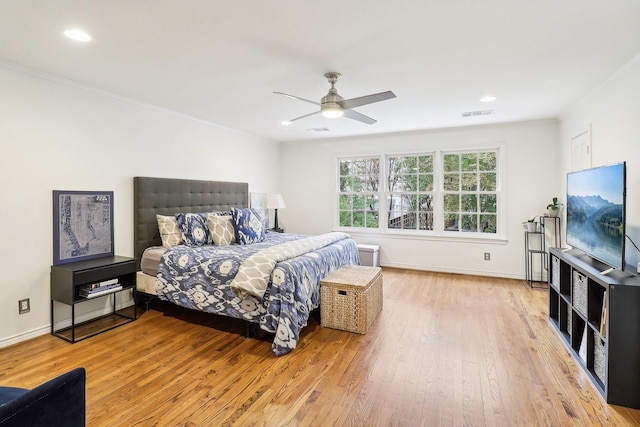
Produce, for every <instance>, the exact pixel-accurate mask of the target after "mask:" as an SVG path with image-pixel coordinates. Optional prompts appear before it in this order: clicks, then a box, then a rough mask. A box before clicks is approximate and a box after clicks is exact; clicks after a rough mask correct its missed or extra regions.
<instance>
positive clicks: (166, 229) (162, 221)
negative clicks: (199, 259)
mask: <svg viewBox="0 0 640 427" xmlns="http://www.w3.org/2000/svg"><path fill="white" fill-rule="evenodd" d="M156 221H158V230H160V237H161V238H162V246H164V247H165V248H170V247H172V246H178V245H181V244H182V232H181V231H180V229H179V228H178V220H176V217H175V216H165V215H157V214H156Z"/></svg>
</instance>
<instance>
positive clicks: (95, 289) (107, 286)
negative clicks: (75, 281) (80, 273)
mask: <svg viewBox="0 0 640 427" xmlns="http://www.w3.org/2000/svg"><path fill="white" fill-rule="evenodd" d="M79 288H80V289H79V291H78V294H79V295H80V296H81V297H83V298H95V297H99V296H100V295H105V294H110V293H112V292H115V291H119V290H120V289H122V286H121V285H120V284H118V279H111V280H105V281H104V282H99V283H91V284H87V285H80V286H79Z"/></svg>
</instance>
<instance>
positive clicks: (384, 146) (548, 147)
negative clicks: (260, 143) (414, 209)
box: [279, 120, 561, 278]
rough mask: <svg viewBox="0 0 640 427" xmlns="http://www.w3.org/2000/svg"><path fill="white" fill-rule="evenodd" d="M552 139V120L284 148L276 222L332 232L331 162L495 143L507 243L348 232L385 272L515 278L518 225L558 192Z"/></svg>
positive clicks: (519, 259)
mask: <svg viewBox="0 0 640 427" xmlns="http://www.w3.org/2000/svg"><path fill="white" fill-rule="evenodd" d="M558 140H559V133H558V124H557V122H556V121H555V120H540V121H530V122H520V123H513V124H505V125H497V126H474V127H466V128H456V129H445V130H436V131H429V132H417V133H406V134H395V135H382V136H367V137H360V138H346V139H336V140H319V141H306V142H304V141H298V142H291V143H283V144H281V160H280V164H281V166H282V168H281V172H280V182H281V188H282V189H281V191H282V193H283V196H284V197H285V201H286V203H287V208H286V209H284V210H282V211H281V212H280V213H279V217H280V219H281V223H282V226H284V227H286V229H287V231H289V232H294V233H309V234H317V233H323V232H327V231H330V230H332V229H333V225H334V224H333V218H334V209H335V195H336V185H335V182H336V178H335V174H336V158H337V157H339V156H351V155H368V154H373V155H375V154H381V153H411V152H420V151H429V150H433V149H474V148H481V147H482V148H486V147H495V146H496V145H501V146H502V147H504V155H506V159H505V160H506V161H505V162H504V164H505V166H506V174H505V182H504V192H503V200H504V202H505V203H506V206H505V210H504V212H505V215H506V222H505V225H506V237H507V241H506V243H505V242H502V243H487V242H486V241H483V242H474V243H468V242H459V241H455V240H451V239H428V238H418V239H416V238H399V237H397V236H396V237H392V236H388V235H370V234H369V235H366V234H362V235H361V234H353V237H354V238H355V239H356V240H357V241H358V242H359V243H375V244H380V245H381V249H380V262H381V264H382V265H385V266H394V267H401V268H405V267H406V268H414V269H425V270H435V271H449V272H457V273H468V274H480V275H489V276H503V277H514V278H522V277H524V241H523V240H524V233H523V228H522V221H525V220H526V219H527V218H531V217H533V216H535V215H540V214H542V213H544V212H545V208H546V205H547V204H548V203H549V202H550V201H551V198H552V197H553V196H559V195H561V194H559V189H558V181H559V171H558V163H559V160H558V156H557V150H558ZM328 183H329V184H328ZM485 252H490V253H491V261H484V259H483V254H484V253H485Z"/></svg>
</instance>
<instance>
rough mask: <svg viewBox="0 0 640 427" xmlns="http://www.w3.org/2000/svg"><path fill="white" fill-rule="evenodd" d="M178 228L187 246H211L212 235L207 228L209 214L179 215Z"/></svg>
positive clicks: (177, 217)
mask: <svg viewBox="0 0 640 427" xmlns="http://www.w3.org/2000/svg"><path fill="white" fill-rule="evenodd" d="M176 220H177V221H178V228H179V229H180V231H181V232H182V239H183V240H184V243H185V244H186V245H187V246H203V245H210V244H211V234H209V228H208V227H207V213H177V214H176Z"/></svg>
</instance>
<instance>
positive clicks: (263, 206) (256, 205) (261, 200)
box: [250, 193, 269, 230]
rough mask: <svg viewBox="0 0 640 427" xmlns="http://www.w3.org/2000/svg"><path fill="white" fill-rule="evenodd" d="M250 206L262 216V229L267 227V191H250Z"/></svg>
mask: <svg viewBox="0 0 640 427" xmlns="http://www.w3.org/2000/svg"><path fill="white" fill-rule="evenodd" d="M250 207H251V208H253V209H255V210H256V212H258V215H260V218H262V223H263V224H264V229H265V230H266V229H267V228H269V211H268V210H267V193H251V206H250Z"/></svg>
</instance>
